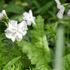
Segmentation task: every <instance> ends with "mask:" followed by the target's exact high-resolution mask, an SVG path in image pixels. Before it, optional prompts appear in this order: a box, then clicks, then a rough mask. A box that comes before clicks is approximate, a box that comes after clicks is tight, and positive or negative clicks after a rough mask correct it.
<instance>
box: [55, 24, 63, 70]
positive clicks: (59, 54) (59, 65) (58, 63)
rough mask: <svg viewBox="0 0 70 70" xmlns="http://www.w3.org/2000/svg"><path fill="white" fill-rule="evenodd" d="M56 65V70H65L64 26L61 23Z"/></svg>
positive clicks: (58, 33) (57, 42) (57, 40)
mask: <svg viewBox="0 0 70 70" xmlns="http://www.w3.org/2000/svg"><path fill="white" fill-rule="evenodd" d="M56 35H57V39H56V51H55V66H54V70H63V54H64V27H63V26H62V25H59V27H58V28H57V33H56Z"/></svg>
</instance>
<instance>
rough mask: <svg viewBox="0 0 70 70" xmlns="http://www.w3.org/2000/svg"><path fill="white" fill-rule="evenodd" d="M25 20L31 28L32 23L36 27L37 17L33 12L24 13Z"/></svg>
mask: <svg viewBox="0 0 70 70" xmlns="http://www.w3.org/2000/svg"><path fill="white" fill-rule="evenodd" d="M23 19H24V20H25V21H26V22H27V25H28V26H30V25H31V24H32V23H33V24H34V25H35V24H36V23H35V17H34V16H33V14H32V11H31V10H29V12H24V13H23Z"/></svg>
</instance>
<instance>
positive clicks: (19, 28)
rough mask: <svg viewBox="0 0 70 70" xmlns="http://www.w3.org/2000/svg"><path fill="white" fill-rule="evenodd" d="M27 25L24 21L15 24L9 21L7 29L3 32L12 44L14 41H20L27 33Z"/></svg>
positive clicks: (13, 21)
mask: <svg viewBox="0 0 70 70" xmlns="http://www.w3.org/2000/svg"><path fill="white" fill-rule="evenodd" d="M27 30H28V28H27V24H26V22H25V21H22V22H21V23H19V24H17V21H15V20H10V21H9V25H8V28H7V29H6V30H5V35H6V37H7V38H9V39H11V40H12V41H13V42H14V41H15V40H17V41H21V40H22V38H23V36H25V35H26V33H27Z"/></svg>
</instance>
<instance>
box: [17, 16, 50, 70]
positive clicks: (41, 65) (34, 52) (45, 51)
mask: <svg viewBox="0 0 70 70" xmlns="http://www.w3.org/2000/svg"><path fill="white" fill-rule="evenodd" d="M30 38H31V40H32V41H30V42H29V41H21V42H17V44H18V46H21V47H22V51H23V52H25V53H27V56H28V58H29V59H30V60H31V63H32V64H35V65H36V70H49V66H48V63H49V61H50V50H49V47H48V42H47V38H46V35H45V33H44V20H43V18H42V17H41V16H38V17H37V20H36V27H35V28H34V29H33V30H32V31H30Z"/></svg>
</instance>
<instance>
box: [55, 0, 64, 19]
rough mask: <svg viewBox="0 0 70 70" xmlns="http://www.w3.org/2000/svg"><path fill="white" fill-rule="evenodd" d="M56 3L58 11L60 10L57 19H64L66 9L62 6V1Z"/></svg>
mask: <svg viewBox="0 0 70 70" xmlns="http://www.w3.org/2000/svg"><path fill="white" fill-rule="evenodd" d="M55 2H56V4H57V9H59V11H58V13H57V17H58V18H59V19H62V18H63V15H64V11H65V7H64V6H63V5H62V4H61V2H60V0H55Z"/></svg>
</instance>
